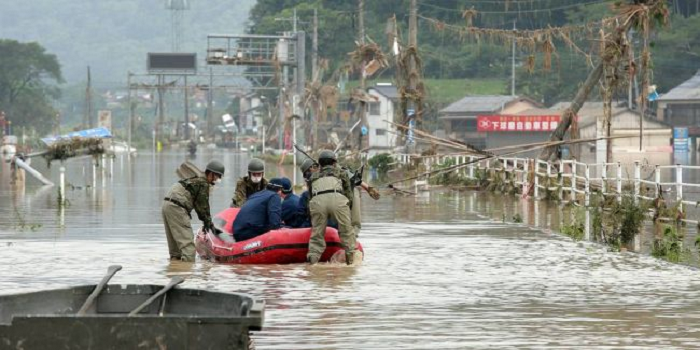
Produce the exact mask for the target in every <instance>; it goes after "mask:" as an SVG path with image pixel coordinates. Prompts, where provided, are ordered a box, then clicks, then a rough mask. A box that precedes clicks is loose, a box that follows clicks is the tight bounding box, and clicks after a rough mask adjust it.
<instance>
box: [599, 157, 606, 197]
mask: <svg viewBox="0 0 700 350" xmlns="http://www.w3.org/2000/svg"><path fill="white" fill-rule="evenodd" d="M600 180H601V181H602V182H603V183H602V186H601V192H602V193H603V198H605V194H606V193H608V163H603V171H602V173H601V174H600Z"/></svg>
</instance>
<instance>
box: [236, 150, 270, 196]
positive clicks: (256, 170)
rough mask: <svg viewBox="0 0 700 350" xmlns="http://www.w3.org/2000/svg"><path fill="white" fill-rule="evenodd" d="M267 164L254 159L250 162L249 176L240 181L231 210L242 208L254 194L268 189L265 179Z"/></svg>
mask: <svg viewBox="0 0 700 350" xmlns="http://www.w3.org/2000/svg"><path fill="white" fill-rule="evenodd" d="M264 176H265V162H263V161H262V160H261V159H258V158H253V159H251V160H250V161H249V162H248V176H244V177H242V178H240V179H238V182H237V183H236V191H235V192H234V193H233V198H232V199H231V208H240V207H242V206H243V204H244V203H245V202H246V200H248V198H250V196H252V195H253V194H254V193H256V192H259V191H262V190H264V189H265V187H267V179H265V177H264Z"/></svg>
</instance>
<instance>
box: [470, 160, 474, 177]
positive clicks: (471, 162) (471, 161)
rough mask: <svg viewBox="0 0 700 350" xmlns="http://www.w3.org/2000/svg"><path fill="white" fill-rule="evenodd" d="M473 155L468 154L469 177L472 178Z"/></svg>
mask: <svg viewBox="0 0 700 350" xmlns="http://www.w3.org/2000/svg"><path fill="white" fill-rule="evenodd" d="M473 162H474V156H469V178H470V179H473V178H474V163H473Z"/></svg>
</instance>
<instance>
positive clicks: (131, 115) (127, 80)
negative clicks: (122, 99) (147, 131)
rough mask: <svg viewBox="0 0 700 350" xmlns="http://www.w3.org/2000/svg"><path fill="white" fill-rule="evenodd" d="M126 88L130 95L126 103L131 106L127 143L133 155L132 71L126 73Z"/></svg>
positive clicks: (128, 152)
mask: <svg viewBox="0 0 700 350" xmlns="http://www.w3.org/2000/svg"><path fill="white" fill-rule="evenodd" d="M126 89H127V92H128V93H129V95H127V98H126V103H127V105H128V108H129V120H128V121H127V123H126V124H127V131H126V135H127V136H126V145H127V147H128V149H127V154H129V155H131V129H132V126H131V123H133V120H134V107H133V106H132V102H131V72H127V75H126Z"/></svg>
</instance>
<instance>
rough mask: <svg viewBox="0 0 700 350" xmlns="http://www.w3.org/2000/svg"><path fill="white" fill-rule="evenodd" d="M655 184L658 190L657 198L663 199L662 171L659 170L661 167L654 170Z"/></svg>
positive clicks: (656, 191)
mask: <svg viewBox="0 0 700 350" xmlns="http://www.w3.org/2000/svg"><path fill="white" fill-rule="evenodd" d="M654 182H655V183H656V186H655V187H656V190H655V191H654V193H656V198H659V197H661V193H662V191H661V169H659V166H658V165H657V166H656V168H655V169H654Z"/></svg>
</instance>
